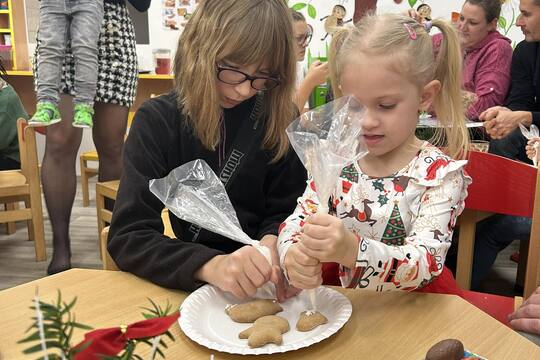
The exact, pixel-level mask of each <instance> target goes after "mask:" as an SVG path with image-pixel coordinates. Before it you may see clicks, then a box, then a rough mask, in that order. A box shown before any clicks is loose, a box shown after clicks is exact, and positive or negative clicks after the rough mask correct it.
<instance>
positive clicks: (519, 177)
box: [456, 151, 540, 298]
mask: <svg viewBox="0 0 540 360" xmlns="http://www.w3.org/2000/svg"><path fill="white" fill-rule="evenodd" d="M466 171H467V173H468V174H469V176H471V177H472V179H473V182H472V184H471V185H470V186H469V188H468V193H469V195H468V196H467V199H466V201H465V211H464V212H463V214H462V215H461V216H460V219H459V221H460V229H459V244H458V259H457V271H456V280H457V282H458V284H459V286H460V287H461V288H462V289H469V288H470V283H471V271H472V262H473V253H474V240H475V230H476V223H477V222H478V221H480V220H482V219H484V218H485V217H487V216H489V215H491V214H505V215H514V216H524V217H530V218H532V227H531V236H530V241H529V242H528V244H527V242H522V243H523V244H522V246H521V250H522V251H523V250H525V251H524V252H523V253H522V255H521V257H522V259H523V260H524V263H526V264H527V267H526V271H525V291H524V297H525V298H527V297H528V296H529V295H530V294H531V293H532V292H533V291H534V290H535V289H536V287H537V286H538V284H539V282H538V280H539V279H540V276H539V275H540V274H539V265H540V264H539V260H540V191H539V192H537V191H536V189H540V176H538V169H536V168H535V167H533V166H531V165H528V164H525V163H522V162H518V161H513V160H509V159H506V158H503V157H500V156H497V155H493V154H489V153H482V152H476V151H471V152H470V153H469V162H468V164H467V167H466ZM535 205H536V206H535ZM527 247H528V255H529V256H528V259H527V251H526V250H527ZM518 275H519V274H518Z"/></svg>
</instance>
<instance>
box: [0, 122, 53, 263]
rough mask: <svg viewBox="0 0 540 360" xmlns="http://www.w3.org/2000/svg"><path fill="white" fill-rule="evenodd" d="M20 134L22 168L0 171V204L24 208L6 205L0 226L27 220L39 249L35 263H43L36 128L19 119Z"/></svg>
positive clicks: (0, 215) (43, 240)
mask: <svg viewBox="0 0 540 360" xmlns="http://www.w3.org/2000/svg"><path fill="white" fill-rule="evenodd" d="M17 134H18V139H19V152H20V157H21V169H20V170H5V171H0V203H5V204H12V203H18V202H19V201H24V203H25V208H24V209H18V206H17V205H13V206H12V205H10V206H6V211H0V223H10V222H14V221H21V220H26V221H27V224H28V237H29V239H30V240H34V246H35V248H36V261H43V260H45V259H46V258H47V256H46V250H45V231H44V227H43V207H42V203H41V185H40V183H41V182H40V177H39V165H38V155H37V147H36V134H35V129H34V128H31V127H28V126H26V120H24V119H18V120H17ZM8 229H9V227H8Z"/></svg>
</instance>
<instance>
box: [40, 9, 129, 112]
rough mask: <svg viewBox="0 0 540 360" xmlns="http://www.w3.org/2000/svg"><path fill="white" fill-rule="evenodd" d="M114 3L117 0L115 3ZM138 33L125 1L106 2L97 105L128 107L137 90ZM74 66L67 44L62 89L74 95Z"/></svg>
mask: <svg viewBox="0 0 540 360" xmlns="http://www.w3.org/2000/svg"><path fill="white" fill-rule="evenodd" d="M113 1H114V0H113ZM135 44H136V42H135V30H134V28H133V24H132V22H131V18H130V16H129V13H128V10H127V7H126V4H125V3H124V2H114V3H112V2H110V1H107V0H105V2H104V16H103V22H102V26H101V33H100V35H99V41H98V47H99V49H98V69H99V74H98V82H97V91H96V97H95V101H96V102H103V103H108V104H117V105H120V106H126V107H129V106H131V105H132V104H133V102H134V100H135V94H136V90H137V78H138V67H137V52H136V47H135ZM39 45H40V42H39V34H38V39H37V46H36V52H35V55H36V61H34V74H36V75H35V76H34V79H37V71H38V70H39V69H37V66H36V65H35V64H37V56H38V49H39ZM74 84H75V63H74V58H73V54H72V53H71V47H70V44H69V43H68V46H67V50H66V56H65V58H64V63H63V64H62V81H61V89H62V92H63V93H65V94H69V95H72V96H75V88H74Z"/></svg>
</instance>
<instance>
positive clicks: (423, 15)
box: [416, 4, 431, 23]
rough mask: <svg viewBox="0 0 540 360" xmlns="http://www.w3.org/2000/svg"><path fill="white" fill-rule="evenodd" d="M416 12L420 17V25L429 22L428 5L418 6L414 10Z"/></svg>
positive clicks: (429, 10)
mask: <svg viewBox="0 0 540 360" xmlns="http://www.w3.org/2000/svg"><path fill="white" fill-rule="evenodd" d="M416 12H417V13H418V16H419V17H420V22H421V23H423V22H424V21H431V6H429V5H428V4H420V5H418V7H417V8H416Z"/></svg>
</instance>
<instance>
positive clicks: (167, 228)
mask: <svg viewBox="0 0 540 360" xmlns="http://www.w3.org/2000/svg"><path fill="white" fill-rule="evenodd" d="M161 219H162V221H163V227H164V230H163V234H165V235H167V236H168V237H170V238H171V239H175V238H176V236H175V235H174V232H173V230H172V227H171V221H170V219H169V211H168V210H167V209H163V211H162V212H161ZM108 239H109V227H108V226H106V227H104V228H103V230H102V231H101V232H100V242H99V247H100V250H101V262H102V263H103V270H113V271H117V270H119V269H118V266H117V265H116V263H115V262H114V260H113V258H112V257H111V255H110V254H109V251H108V250H107V242H108Z"/></svg>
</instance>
